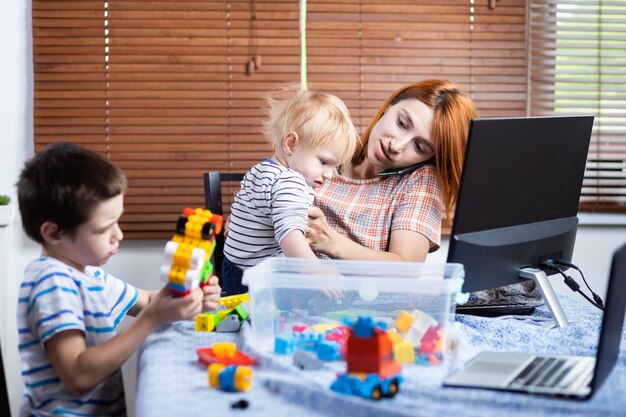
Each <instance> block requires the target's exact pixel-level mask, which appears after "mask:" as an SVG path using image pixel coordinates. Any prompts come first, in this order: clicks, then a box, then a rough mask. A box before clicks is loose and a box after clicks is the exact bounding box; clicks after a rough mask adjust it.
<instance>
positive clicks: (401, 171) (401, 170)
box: [376, 159, 432, 177]
mask: <svg viewBox="0 0 626 417" xmlns="http://www.w3.org/2000/svg"><path fill="white" fill-rule="evenodd" d="M430 163H432V160H431V159H428V160H426V161H422V162H420V163H419V164H415V165H409V166H408V167H404V168H394V169H388V170H387V171H383V172H379V173H378V174H376V175H378V176H379V177H390V176H392V175H403V174H408V173H409V172H413V171H415V170H416V169H417V168H419V167H421V166H424V165H426V164H430Z"/></svg>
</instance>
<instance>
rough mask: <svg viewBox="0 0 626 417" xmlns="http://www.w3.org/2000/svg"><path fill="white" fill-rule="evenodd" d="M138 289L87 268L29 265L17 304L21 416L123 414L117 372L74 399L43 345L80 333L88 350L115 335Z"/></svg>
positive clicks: (52, 262) (51, 261) (46, 262)
mask: <svg viewBox="0 0 626 417" xmlns="http://www.w3.org/2000/svg"><path fill="white" fill-rule="evenodd" d="M138 296H139V291H138V290H137V289H136V288H135V287H133V286H131V285H128V284H126V283H125V282H123V281H121V280H119V279H117V278H115V277H113V276H111V275H108V274H107V273H106V272H104V270H102V269H100V268H96V267H87V268H86V270H85V273H83V272H81V271H78V270H77V269H75V268H72V267H70V266H68V265H66V264H65V263H63V262H61V261H59V260H57V259H55V258H50V257H42V258H39V259H37V260H35V261H33V262H31V263H30V264H29V265H28V267H27V268H26V271H25V277H24V281H23V282H22V285H21V286H20V295H19V301H18V314H17V321H18V330H19V352H20V356H21V358H22V377H23V379H24V385H25V392H24V398H23V401H22V408H21V410H20V416H22V417H26V416H32V415H35V416H51V415H55V416H73V417H75V416H96V415H98V416H101V415H111V416H125V415H126V401H125V398H124V385H123V381H122V373H121V370H120V369H118V370H117V371H115V372H114V373H113V374H111V375H109V376H108V377H107V378H106V379H105V380H104V381H102V382H101V383H100V384H98V385H97V386H96V387H95V388H94V389H92V390H91V391H90V392H88V393H86V394H84V395H82V396H75V395H73V394H71V393H70V392H69V391H68V390H67V389H66V388H65V387H64V386H63V385H62V383H61V380H60V378H59V375H58V374H57V373H56V372H55V370H54V369H53V367H52V363H51V362H50V360H49V359H48V355H47V354H46V349H45V346H44V342H46V341H47V340H48V339H50V338H51V337H52V336H54V335H56V334H58V333H59V332H63V331H66V330H80V331H81V332H83V334H84V335H85V344H86V346H87V348H90V347H93V346H95V345H98V344H100V343H103V342H105V341H107V340H109V339H110V338H112V337H113V336H114V335H115V332H116V328H117V326H118V324H119V323H120V321H121V320H122V318H123V317H124V316H125V315H126V313H127V312H128V310H129V309H130V308H131V307H132V306H133V305H134V304H135V302H136V301H137V298H138Z"/></svg>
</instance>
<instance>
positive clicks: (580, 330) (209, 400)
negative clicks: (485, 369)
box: [136, 296, 626, 417]
mask: <svg viewBox="0 0 626 417" xmlns="http://www.w3.org/2000/svg"><path fill="white" fill-rule="evenodd" d="M560 300H561V304H562V306H563V309H564V311H565V312H566V314H567V316H568V318H569V319H570V321H571V322H572V323H571V324H570V326H568V327H566V328H552V329H548V328H546V327H544V326H542V325H538V324H533V323H530V322H528V321H524V320H515V319H505V320H501V319H493V318H481V317H472V316H457V317H456V319H455V321H454V322H453V323H452V324H451V325H450V326H449V329H448V331H449V335H450V337H451V338H452V339H454V340H455V350H454V353H452V354H451V355H450V356H449V357H448V358H447V359H446V362H447V365H446V366H439V367H424V366H408V367H407V366H405V367H404V369H403V375H404V377H405V381H404V383H403V384H402V386H401V388H400V393H399V394H398V395H397V396H396V397H395V398H393V399H383V400H381V401H371V400H366V399H361V398H358V397H351V396H345V395H342V394H338V393H335V392H333V391H331V390H330V388H329V386H330V384H331V382H332V381H333V380H334V379H335V378H336V375H337V373H339V372H342V371H344V370H345V364H344V363H343V362H333V363H328V364H326V365H325V367H324V368H323V369H321V370H314V371H301V370H299V369H298V368H296V367H295V366H294V365H293V363H292V358H291V357H289V356H280V355H275V354H273V353H268V352H262V351H259V350H258V349H256V348H255V345H254V340H251V336H250V329H249V327H248V325H247V324H246V325H244V327H243V328H242V330H241V331H240V332H239V333H197V332H195V331H194V330H193V323H192V322H176V323H173V324H171V325H167V326H163V327H161V328H159V329H158V331H156V332H155V333H154V334H152V335H151V336H150V337H148V338H147V339H146V341H145V342H144V343H143V345H142V346H141V348H140V351H139V360H138V362H139V363H138V368H137V369H138V379H137V398H136V414H137V417H160V416H163V417H172V416H180V417H187V416H189V417H191V416H203V415H207V416H223V415H231V414H237V415H249V416H254V417H263V416H268V417H269V416H271V417H279V416H290V417H295V416H302V415H310V416H317V415H320V416H322V415H326V416H350V417H356V416H372V417H387V416H389V417H391V416H428V417H444V416H454V417H463V416H467V417H472V416H485V417H486V416H493V415H504V416H546V417H547V416H549V417H558V416H585V417H590V416H598V417H600V416H602V417H610V416H615V417H618V416H622V417H623V416H626V352H625V349H626V343H625V342H624V340H625V339H626V335H625V334H624V333H622V342H621V347H620V353H619V358H618V361H617V364H616V366H615V369H614V370H613V372H612V373H611V375H610V376H609V378H608V379H607V381H605V383H604V385H603V387H602V388H601V389H600V390H599V391H598V392H597V393H596V394H595V396H594V398H593V399H592V400H590V401H579V400H572V399H559V398H551V397H543V396H537V395H527V394H520V393H509V392H499V391H490V390H480V389H466V388H448V387H442V385H441V384H442V381H443V379H444V377H445V375H446V374H447V373H449V372H451V371H453V370H455V369H458V368H459V367H461V366H462V365H463V364H464V363H466V362H467V361H468V360H470V359H471V358H472V357H474V356H475V355H476V354H477V353H478V352H480V351H482V350H496V351H515V352H532V353H539V354H570V355H586V356H594V355H595V351H596V348H597V343H598V334H599V329H600V324H601V319H602V313H601V312H600V311H599V310H597V309H595V308H594V307H592V306H589V305H588V304H586V303H583V302H582V301H579V300H577V299H573V298H570V297H568V296H560ZM535 316H539V317H549V313H547V311H546V310H545V309H544V308H540V309H538V311H537V312H536V313H535ZM544 324H545V323H544ZM217 341H233V342H236V343H237V345H238V347H239V349H241V350H243V351H244V352H247V353H250V354H252V355H253V356H255V357H256V358H257V360H258V362H259V366H257V367H255V369H254V382H253V385H252V388H251V389H250V391H248V392H245V393H226V392H222V391H218V390H215V389H213V388H210V387H209V384H208V379H207V370H206V366H204V365H202V364H200V363H198V362H197V355H196V351H195V350H196V348H199V347H209V346H211V344H212V343H213V342H217ZM241 399H245V400H247V401H248V404H249V406H248V408H246V409H233V408H231V404H233V403H235V402H237V401H239V400H241Z"/></svg>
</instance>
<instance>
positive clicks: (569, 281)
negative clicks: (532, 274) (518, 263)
mask: <svg viewBox="0 0 626 417" xmlns="http://www.w3.org/2000/svg"><path fill="white" fill-rule="evenodd" d="M540 265H541V266H542V267H544V268H546V269H552V270H554V271H557V272H558V273H559V274H561V275H562V276H563V281H564V282H565V285H567V286H568V287H569V288H570V289H571V290H572V291H574V292H577V293H579V294H580V295H581V296H583V298H584V299H585V300H587V301H589V303H590V304H591V305H593V306H594V307H597V308H599V309H600V310H602V311H604V305H603V304H602V300H601V299H600V297H599V296H598V295H597V294H596V293H594V292H593V291H591V289H589V291H590V292H591V293H592V294H593V298H594V299H593V300H592V299H591V298H589V296H588V295H587V294H585V293H584V292H582V291H581V290H580V285H579V284H578V283H577V282H576V281H575V280H574V278H572V277H571V276H569V275H567V274H566V273H565V272H563V270H561V268H559V267H558V265H557V262H556V261H554V260H552V259H547V260H546V261H543V262H541V264H540ZM567 266H570V265H567ZM572 268H574V269H576V270H577V271H578V272H581V271H580V270H579V269H578V268H577V267H574V266H572ZM581 275H582V272H581ZM583 280H584V278H583ZM587 288H589V286H588V285H587ZM596 299H599V301H600V302H599V303H598V302H597V301H594V300H596Z"/></svg>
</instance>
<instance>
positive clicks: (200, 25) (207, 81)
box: [32, 0, 526, 238]
mask: <svg viewBox="0 0 626 417" xmlns="http://www.w3.org/2000/svg"><path fill="white" fill-rule="evenodd" d="M489 3H492V2H488V1H486V0H484V1H476V2H475V1H474V0H441V1H437V2H433V1H432V0H388V1H383V0H381V1H371V0H308V2H307V7H308V13H307V55H308V66H307V70H308V81H309V83H308V85H309V88H311V89H319V90H323V91H327V92H329V93H333V94H336V95H337V96H339V97H341V98H342V99H343V100H344V101H346V104H347V105H348V108H349V109H350V111H351V114H352V116H353V119H354V121H355V124H356V125H357V127H358V128H359V129H360V130H361V131H362V130H363V129H364V128H365V126H366V125H367V123H368V122H369V120H370V118H371V117H372V116H373V114H374V113H375V111H376V109H377V108H378V106H379V105H380V104H381V103H382V101H383V100H384V99H385V98H386V97H387V96H388V95H389V94H390V93H391V92H392V91H393V90H395V89H397V88H399V87H400V86H402V85H404V84H407V83H409V82H414V81H417V80H420V79H425V78H448V79H451V80H453V81H455V82H456V83H457V84H458V85H459V87H460V88H461V89H462V90H463V91H465V92H468V93H470V94H471V96H472V97H473V98H474V100H475V101H476V103H477V107H478V109H479V111H480V114H481V115H482V116H496V115H498V116H507V115H513V116H515V115H523V114H524V113H525V105H526V52H525V45H526V38H525V28H526V26H525V23H526V20H525V19H526V3H525V1H524V0H500V1H498V2H497V6H496V7H495V8H489ZM32 16H33V52H34V69H35V103H34V105H35V108H34V113H35V145H36V147H35V149H36V150H39V149H41V147H42V146H45V145H46V144H49V143H52V142H56V141H63V140H65V141H72V142H76V143H80V144H82V145H84V146H87V147H89V148H91V149H93V150H96V151H98V152H102V153H103V154H105V155H107V156H108V157H109V158H110V159H111V160H112V161H113V162H115V163H116V164H118V165H119V166H120V167H121V168H122V169H123V170H124V172H125V173H126V175H127V177H128V179H129V190H128V194H127V196H126V207H125V209H126V211H125V214H124V216H123V217H122V222H121V223H122V229H123V230H124V232H125V236H126V237H131V238H132V237H135V238H169V237H171V235H172V233H173V227H174V224H175V221H176V218H177V216H178V215H179V213H180V212H181V211H182V208H183V207H185V206H191V207H199V206H202V205H203V202H204V198H203V187H202V173H203V172H205V171H217V170H219V171H226V172H228V171H230V172H242V171H245V170H247V169H248V168H249V167H251V166H252V165H253V164H254V163H256V162H257V161H258V160H259V159H260V158H261V157H262V156H265V155H267V153H268V152H269V146H268V145H267V143H266V140H265V139H264V138H263V137H262V136H261V135H260V133H259V124H260V120H261V117H262V116H263V102H262V99H261V94H262V93H263V92H264V91H267V90H270V89H274V88H275V87H276V85H277V83H281V82H285V81H293V82H298V81H299V79H300V34H299V2H298V1H295V0H273V1H270V0H267V1H266V0H263V1H261V0H230V1H228V0H219V1H218V0H170V1H167V0H163V1H147V0H146V1H141V2H137V1H134V0H111V1H103V0H97V1H95V0H82V1H76V0H33V1H32ZM253 58H254V61H253V62H252V64H253V67H254V69H253V70H251V67H250V62H251V60H252V59H253ZM254 64H256V66H254ZM225 194H226V195H228V193H225ZM225 210H226V211H228V205H226V208H225Z"/></svg>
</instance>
